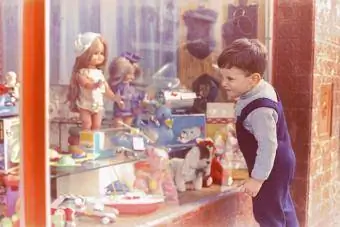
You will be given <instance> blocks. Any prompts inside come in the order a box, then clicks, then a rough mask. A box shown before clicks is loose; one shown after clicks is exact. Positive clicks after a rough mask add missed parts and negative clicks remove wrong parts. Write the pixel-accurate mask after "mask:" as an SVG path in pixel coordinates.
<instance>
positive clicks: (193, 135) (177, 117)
mask: <svg viewBox="0 0 340 227" xmlns="http://www.w3.org/2000/svg"><path fill="white" fill-rule="evenodd" d="M172 117H173V133H174V139H173V140H172V142H171V143H170V144H168V147H171V148H176V147H185V146H191V145H194V144H195V143H196V139H197V138H205V137H206V117H205V114H174V115H173V116H172Z"/></svg>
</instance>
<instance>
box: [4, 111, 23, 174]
mask: <svg viewBox="0 0 340 227" xmlns="http://www.w3.org/2000/svg"><path fill="white" fill-rule="evenodd" d="M19 161H20V121H19V117H7V118H2V119H0V171H2V172H8V171H10V169H11V168H13V167H15V166H17V165H18V164H19Z"/></svg>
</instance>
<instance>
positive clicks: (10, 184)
mask: <svg viewBox="0 0 340 227" xmlns="http://www.w3.org/2000/svg"><path fill="white" fill-rule="evenodd" d="M3 183H4V187H5V190H4V194H5V201H4V202H5V203H4V206H5V212H4V214H3V215H2V216H1V217H0V226H4V227H5V226H8V227H19V226H20V220H19V218H20V191H19V184H20V176H19V167H16V168H12V169H11V172H8V173H7V174H6V175H4V176H3Z"/></svg>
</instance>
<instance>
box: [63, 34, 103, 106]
mask: <svg viewBox="0 0 340 227" xmlns="http://www.w3.org/2000/svg"><path fill="white" fill-rule="evenodd" d="M97 40H99V41H100V42H101V43H102V44H103V45H104V61H103V62H102V63H101V64H100V65H97V66H96V67H97V69H100V70H102V71H103V72H104V69H105V66H106V62H107V55H108V53H107V44H106V42H105V40H104V39H103V38H102V37H101V36H99V37H98V38H96V39H95V40H94V41H93V42H92V44H91V46H90V47H89V48H88V49H87V50H86V51H85V52H84V53H83V54H81V55H80V56H78V57H76V59H75V62H74V65H73V68H72V75H71V81H70V84H69V88H68V94H67V100H66V102H68V103H69V108H70V110H71V111H72V112H78V108H77V105H76V102H77V100H78V98H79V92H80V88H79V82H78V76H79V71H80V70H81V69H86V68H89V66H90V62H91V58H92V56H93V55H94V54H95V51H96V50H95V48H94V47H95V46H94V43H95V42H96V41H97Z"/></svg>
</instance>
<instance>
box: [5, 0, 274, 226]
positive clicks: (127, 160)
mask: <svg viewBox="0 0 340 227" xmlns="http://www.w3.org/2000/svg"><path fill="white" fill-rule="evenodd" d="M4 2H6V3H4ZM8 2H9V1H3V2H1V3H0V4H3V5H2V6H1V10H2V11H1V13H2V14H1V15H2V17H3V18H2V19H3V20H2V23H3V24H5V26H2V27H1V28H2V30H1V31H0V32H1V34H0V48H1V50H0V53H2V55H1V58H0V61H1V63H2V64H1V65H2V68H1V75H2V76H1V79H2V81H3V84H2V85H1V86H2V87H1V88H2V89H1V90H3V92H2V93H3V94H2V96H1V97H2V99H3V105H2V106H3V107H1V108H3V111H2V112H0V115H1V120H0V129H1V130H0V132H1V133H0V139H1V142H2V144H1V145H2V146H1V147H2V149H1V155H2V162H1V163H2V165H1V166H0V168H1V170H2V172H3V174H4V175H5V176H6V177H7V178H4V179H7V181H6V180H5V181H4V182H5V183H4V184H3V185H4V187H3V188H4V190H3V193H2V194H3V198H4V199H2V200H3V202H2V204H3V207H4V212H3V218H2V220H5V221H6V222H8V221H12V222H13V223H14V222H15V221H16V220H17V214H18V212H19V210H20V206H19V202H18V201H19V195H18V182H19V177H18V166H19V163H20V143H19V142H18V141H20V140H19V134H20V133H19V129H20V127H19V125H20V122H19V119H18V113H19V112H18V103H19V102H20V99H19V95H18V92H19V91H20V86H19V85H20V70H21V63H20V59H18V58H16V57H13V56H16V55H17V54H18V52H19V49H20V43H21V39H20V34H21V33H20V32H18V31H21V27H20V24H21V23H20V20H21V10H20V9H21V6H20V1H19V0H16V1H11V3H8ZM141 2H143V3H141ZM267 2H268V1H265V0H253V1H251V0H249V1H247V0H227V1H222V0H218V1H202V0H188V1H179V0H148V1H137V0H126V1H97V0H86V1H85V0H73V1H63V0H51V6H50V11H51V12H50V18H48V23H50V26H49V29H50V30H49V31H48V32H49V37H50V41H49V44H50V47H49V48H50V51H49V53H50V54H49V56H48V58H49V65H50V66H49V67H50V70H49V71H50V73H49V82H50V87H49V105H48V113H49V137H50V141H49V150H48V151H47V152H48V155H49V159H50V163H49V165H50V174H51V176H50V183H51V201H52V204H51V221H52V224H53V225H54V226H74V225H76V226H105V225H110V224H112V223H115V225H116V226H137V224H138V225H140V224H142V225H145V226H160V225H162V224H165V223H168V224H169V223H171V222H172V221H173V220H174V219H177V218H179V217H180V216H181V215H183V214H184V213H188V212H190V211H192V210H195V209H198V208H199V206H200V204H201V203H205V202H207V201H208V200H209V199H213V198H216V197H218V196H221V195H227V194H228V193H232V192H234V191H235V190H237V184H238V182H240V181H242V180H244V179H246V178H247V177H248V171H247V169H246V165H245V162H244V159H243V156H242V154H241V153H240V151H239V148H238V145H237V141H236V136H235V127H234V121H235V117H234V109H233V108H234V100H232V99H230V98H228V97H227V95H226V93H225V92H223V90H222V89H221V88H220V79H219V76H220V75H219V69H218V67H217V66H216V58H217V56H218V54H219V53H220V52H221V51H222V49H223V47H225V46H226V45H228V44H230V43H231V42H232V41H233V40H235V39H238V38H242V37H247V38H258V39H259V40H261V41H262V42H263V43H265V44H266V45H267V47H268V50H269V55H270V51H271V49H270V45H271V43H270V36H271V26H270V23H269V18H270V17H271V16H270V15H271V6H270V5H267ZM93 37H95V40H97V38H98V37H101V38H100V39H98V40H101V41H102V44H104V45H103V53H102V55H103V56H104V58H105V60H104V61H105V64H103V67H101V68H98V69H95V70H100V71H101V72H102V74H103V76H104V78H105V80H104V81H99V82H100V84H99V83H98V87H96V89H101V88H102V87H104V88H103V89H104V90H105V89H108V88H110V89H111V90H112V91H113V92H115V93H116V94H119V98H120V100H118V101H116V100H113V98H112V97H109V98H104V102H103V103H102V104H100V105H99V106H100V110H98V111H95V112H94V113H96V114H88V112H85V113H84V112H81V111H82V110H80V111H79V109H77V108H73V107H74V106H77V105H78V106H79V103H80V101H79V100H80V98H79V93H77V92H79V90H80V89H81V87H80V85H79V83H81V82H79V80H76V79H74V78H75V77H74V74H75V73H74V72H75V68H76V67H78V66H79V65H77V64H80V65H81V63H79V62H78V63H77V59H80V58H81V57H82V56H83V55H84V53H85V52H86V50H85V51H83V49H84V48H89V47H85V46H86V45H85V44H84V43H85V42H86V40H87V39H91V38H93ZM1 39H2V40H1ZM84 40H85V41H84ZM5 43H6V45H3V44H5ZM81 45H83V46H81ZM84 45H85V46H84ZM77 48H78V49H77ZM75 49H76V51H78V52H76V51H75ZM18 55H19V54H18ZM8 59H17V61H12V60H8ZM120 63H122V64H120ZM123 66H124V67H125V68H124V67H123ZM120 67H122V68H120ZM130 69H132V71H131V73H130V74H129V75H132V77H131V78H128V79H126V78H127V77H125V76H122V75H127V74H124V73H117V72H118V71H119V72H123V71H124V70H130ZM269 70H270V66H269ZM124 72H125V71H124ZM266 77H267V79H270V78H269V76H268V75H266ZM102 83H104V84H102ZM105 84H107V85H108V88H107V87H105ZM121 84H124V86H125V88H126V87H127V88H128V89H125V88H124V89H122V90H119V89H120V85H121ZM127 84H128V85H127ZM102 93H103V92H102ZM104 93H105V94H106V92H104ZM77 94H78V96H77ZM121 103H123V104H121ZM74 104H76V105H74ZM128 107H131V108H130V109H129V108H128ZM91 108H97V107H94V106H93V105H92V106H91ZM126 109H129V110H126ZM0 111H1V109H0ZM99 112H100V113H102V114H97V113H99ZM86 116H87V117H89V118H86V119H85V117H86ZM97 117H99V118H97ZM98 119H99V121H98ZM98 122H99V123H98ZM15 135H17V136H15ZM8 176H10V177H8ZM8 178H10V180H8ZM13 191H14V192H15V193H16V194H15V193H14V194H15V195H13ZM11 193H12V194H11ZM1 198H2V197H1ZM0 202H1V201H0ZM9 207H10V209H9ZM5 211H6V212H5ZM175 211H176V212H175ZM170 214H176V216H174V215H170ZM5 221H4V222H5Z"/></svg>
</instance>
